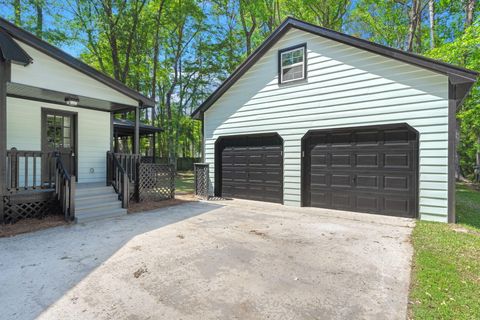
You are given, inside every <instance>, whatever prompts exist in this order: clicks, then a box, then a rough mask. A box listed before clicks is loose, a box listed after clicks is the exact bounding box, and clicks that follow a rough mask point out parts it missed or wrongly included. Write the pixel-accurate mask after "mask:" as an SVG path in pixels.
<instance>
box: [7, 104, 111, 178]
mask: <svg viewBox="0 0 480 320" xmlns="http://www.w3.org/2000/svg"><path fill="white" fill-rule="evenodd" d="M42 108H49V109H57V110H65V111H70V112H77V115H78V120H77V121H78V130H77V132H78V138H77V141H78V154H77V156H78V182H80V183H82V182H105V178H106V168H105V166H106V161H105V157H106V153H107V151H109V150H110V113H108V112H102V111H95V110H88V109H82V108H74V107H68V106H59V105H56V104H50V103H44V102H37V101H31V100H24V99H17V98H7V148H8V149H10V148H12V147H15V148H17V149H18V150H41V129H42V122H41V115H42ZM30 167H31V166H30ZM91 168H93V171H94V172H93V173H92V172H91V171H90V169H91ZM38 179H39V178H38ZM20 181H23V180H20Z"/></svg>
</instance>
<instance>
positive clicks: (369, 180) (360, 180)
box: [355, 174, 380, 191]
mask: <svg viewBox="0 0 480 320" xmlns="http://www.w3.org/2000/svg"><path fill="white" fill-rule="evenodd" d="M355 179H356V188H357V189H370V190H375V191H378V190H380V182H379V180H380V177H379V176H377V175H367V174H363V175H357V176H356V177H355Z"/></svg>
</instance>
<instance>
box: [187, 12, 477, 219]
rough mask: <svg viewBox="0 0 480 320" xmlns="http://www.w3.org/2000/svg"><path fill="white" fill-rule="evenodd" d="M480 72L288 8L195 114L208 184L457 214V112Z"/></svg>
mask: <svg viewBox="0 0 480 320" xmlns="http://www.w3.org/2000/svg"><path fill="white" fill-rule="evenodd" d="M477 76H478V74H477V73H476V72H474V71H471V70H466V69H463V68H459V67H456V66H452V65H449V64H446V63H442V62H439V61H434V60H431V59H428V58H425V57H422V56H419V55H414V54H411V53H407V52H403V51H400V50H396V49H392V48H388V47H385V46H382V45H378V44H375V43H372V42H369V41H365V40H362V39H359V38H355V37H351V36H348V35H345V34H342V33H339V32H335V31H332V30H329V29H325V28H322V27H318V26H315V25H312V24H309V23H306V22H303V21H299V20H296V19H293V18H288V19H287V20H285V21H284V22H283V23H282V24H281V25H280V27H279V28H277V29H276V30H275V31H274V32H273V34H272V35H271V36H270V37H269V38H268V39H267V40H266V41H265V42H264V43H263V44H262V45H261V46H260V47H259V48H258V49H257V50H256V51H254V52H253V53H252V54H251V55H250V56H249V57H248V58H247V59H246V60H245V61H244V62H243V63H242V64H241V65H240V66H239V67H238V68H237V69H236V70H235V71H234V72H233V74H232V75H230V77H228V78H227V80H226V81H225V82H224V83H223V84H221V85H220V86H219V87H218V88H217V90H216V91H215V92H214V93H213V94H212V95H211V96H210V97H209V98H208V99H207V100H206V101H205V102H204V103H203V104H202V105H201V106H200V107H199V108H198V109H197V110H195V111H194V113H193V114H192V116H193V117H194V118H195V119H199V120H201V121H203V139H204V161H205V163H207V164H209V183H210V186H209V192H210V194H211V195H215V196H223V197H236V198H244V199H251V200H259V201H269V202H278V203H283V204H285V205H289V206H312V207H320V208H329V209H338V210H349V211H358V212H366V213H375V214H384V215H393V216H402V217H415V218H419V219H425V220H434V221H443V222H447V221H449V222H454V221H455V175H454V154H455V139H454V136H455V124H456V122H455V112H456V109H457V108H458V106H459V105H460V104H461V103H462V101H463V99H464V98H465V96H466V95H467V94H468V92H469V90H470V88H471V87H472V85H473V83H474V82H475V81H476V78H477Z"/></svg>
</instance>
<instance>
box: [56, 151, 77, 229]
mask: <svg viewBox="0 0 480 320" xmlns="http://www.w3.org/2000/svg"><path fill="white" fill-rule="evenodd" d="M55 195H56V197H57V200H58V201H59V202H60V205H61V207H62V212H63V214H64V215H65V220H66V221H73V220H74V219H75V176H73V175H70V174H69V173H68V171H67V170H66V169H65V165H64V164H63V161H62V157H60V155H58V154H56V163H55Z"/></svg>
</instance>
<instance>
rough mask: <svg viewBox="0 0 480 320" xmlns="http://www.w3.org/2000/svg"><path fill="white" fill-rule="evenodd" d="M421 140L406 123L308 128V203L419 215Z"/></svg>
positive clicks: (305, 187)
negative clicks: (330, 128)
mask: <svg viewBox="0 0 480 320" xmlns="http://www.w3.org/2000/svg"><path fill="white" fill-rule="evenodd" d="M417 145H418V143H417V134H416V133H415V132H414V131H413V130H412V129H410V128H409V127H407V126H405V125H403V126H389V127H375V128H370V127H369V128H359V129H348V130H335V131H321V132H320V131H319V132H310V133H308V134H307V135H306V136H305V138H304V140H303V151H304V153H303V155H304V159H303V163H304V176H303V203H304V205H305V206H312V207H320V208H331V209H339V210H351V211H358V212H371V213H379V214H385V215H394V216H402V217H415V216H416V212H417V172H418V171H417V167H418V159H417V158H418V156H417V154H418V149H417V148H418V147H417Z"/></svg>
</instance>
